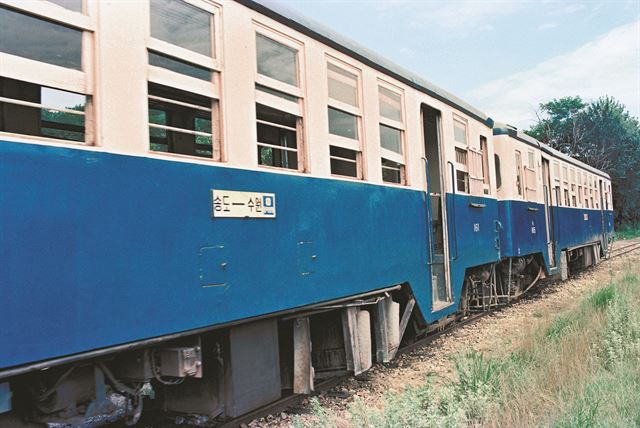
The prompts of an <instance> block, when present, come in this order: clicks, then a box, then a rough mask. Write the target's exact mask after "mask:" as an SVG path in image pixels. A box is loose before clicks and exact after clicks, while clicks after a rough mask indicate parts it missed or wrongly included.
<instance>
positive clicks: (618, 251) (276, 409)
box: [154, 239, 640, 428]
mask: <svg viewBox="0 0 640 428" xmlns="http://www.w3.org/2000/svg"><path fill="white" fill-rule="evenodd" d="M636 250H640V239H637V240H634V241H632V242H630V243H626V242H625V245H624V246H621V247H618V246H616V245H615V244H614V245H613V246H612V248H611V250H610V252H609V257H608V258H607V259H605V260H603V261H606V260H610V259H613V258H616V257H619V256H622V255H625V254H628V253H630V252H632V251H636ZM556 281H557V280H556V279H554V278H548V279H543V280H541V281H540V282H539V283H538V284H536V285H535V286H534V287H533V288H532V289H530V290H528V292H527V293H525V294H524V295H522V296H521V298H519V299H516V300H514V301H513V302H512V303H511V304H508V305H505V306H500V307H496V308H493V309H491V310H488V311H486V312H479V313H474V314H471V315H469V316H467V317H464V318H461V319H457V320H455V321H452V322H451V323H449V324H447V325H445V326H443V327H441V328H438V329H436V330H434V331H433V332H431V333H429V334H427V335H426V336H425V337H423V338H421V339H419V340H417V341H415V342H413V343H411V344H409V345H407V346H404V347H402V348H400V349H399V350H398V354H397V356H398V355H402V354H407V353H409V352H411V351H414V350H416V349H419V348H422V347H424V346H427V345H429V344H430V343H432V342H433V341H435V340H436V339H438V338H440V337H442V336H444V335H446V334H448V333H451V332H453V331H454V330H456V329H458V328H460V327H464V326H467V325H471V324H473V323H475V322H477V321H478V320H480V319H482V318H484V317H486V316H488V315H492V314H495V313H497V312H500V311H502V310H503V309H505V308H508V307H509V306H511V305H512V304H513V303H516V302H518V301H520V300H521V299H526V298H535V297H532V296H536V295H537V293H536V290H540V289H542V288H544V287H546V286H548V285H549V284H551V283H553V282H556ZM346 378H347V376H338V377H334V378H330V379H326V380H323V381H322V382H320V383H318V384H316V386H315V392H314V395H317V394H319V393H321V392H325V391H328V390H330V389H332V388H333V387H335V386H337V385H339V384H340V382H342V381H343V380H345V379H346ZM305 398H307V395H304V394H291V395H289V396H286V397H283V398H281V399H279V400H277V401H275V402H273V403H270V404H268V405H266V406H263V407H261V408H258V409H256V410H254V411H252V412H250V413H247V414H245V415H243V416H240V417H238V418H236V419H232V420H229V421H226V422H224V423H222V424H219V425H206V426H214V427H215V428H231V427H238V426H240V425H243V424H248V423H249V422H251V421H253V420H256V419H259V418H262V417H265V416H268V415H272V414H278V413H280V412H283V411H285V410H287V409H290V408H293V407H297V406H300V405H301V403H302V401H303V400H304V399H305ZM183 423H184V422H181V423H176V424H167V425H163V427H164V428H170V427H179V426H184V424H183ZM154 428H155V427H154Z"/></svg>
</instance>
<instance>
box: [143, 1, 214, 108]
mask: <svg viewBox="0 0 640 428" xmlns="http://www.w3.org/2000/svg"><path fill="white" fill-rule="evenodd" d="M177 1H183V2H185V3H187V4H189V5H191V6H194V7H197V8H199V9H202V10H204V11H205V12H208V13H210V14H211V26H212V34H211V57H208V56H206V55H203V54H200V53H197V52H194V51H191V50H189V49H186V48H183V47H181V46H177V45H173V44H171V43H169V42H165V41H164V40H160V39H156V38H154V37H153V36H152V35H151V25H149V26H148V30H149V31H148V36H147V42H146V48H147V70H148V71H147V74H148V77H147V80H148V81H149V82H152V83H157V84H159V85H163V86H168V87H172V88H176V89H179V90H182V91H187V92H193V93H195V94H199V95H204V96H206V97H209V98H215V99H216V100H218V102H219V101H220V74H221V72H222V69H221V62H220V58H221V57H222V41H221V37H222V36H221V34H220V27H221V19H220V15H221V8H220V7H219V6H217V5H215V4H213V3H209V2H205V1H204V0H177ZM148 5H149V7H148V8H147V21H148V22H149V23H150V22H151V2H148ZM150 51H152V52H156V53H158V54H161V55H165V56H168V57H170V58H173V59H175V60H178V61H182V62H187V63H190V64H193V65H195V66H198V67H202V68H205V69H208V70H210V71H211V81H205V80H202V79H198V78H196V77H192V76H188V75H186V74H182V73H178V72H175V71H171V70H169V69H166V68H163V67H159V66H155V65H151V64H150V63H149V60H148V54H149V52H150Z"/></svg>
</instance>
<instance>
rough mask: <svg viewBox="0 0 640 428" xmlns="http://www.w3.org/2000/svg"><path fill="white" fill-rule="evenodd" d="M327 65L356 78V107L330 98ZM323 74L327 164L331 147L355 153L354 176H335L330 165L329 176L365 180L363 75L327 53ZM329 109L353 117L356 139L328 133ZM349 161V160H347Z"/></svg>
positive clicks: (358, 69)
mask: <svg viewBox="0 0 640 428" xmlns="http://www.w3.org/2000/svg"><path fill="white" fill-rule="evenodd" d="M329 65H332V66H334V67H336V68H339V69H341V70H343V71H346V72H348V73H351V74H353V75H354V76H355V77H356V101H357V104H358V106H352V105H350V104H348V103H345V102H342V101H340V100H336V99H335V98H331V96H330V95H329ZM325 72H326V83H327V91H326V97H327V110H326V112H327V140H328V142H329V163H331V159H333V158H334V157H333V156H331V146H335V147H339V148H342V149H346V150H351V151H354V152H356V160H355V163H356V176H355V177H352V176H348V175H340V174H335V173H334V172H333V171H332V170H331V165H329V171H330V174H331V176H333V177H342V178H348V179H353V180H365V179H366V177H365V168H364V165H363V162H364V158H365V156H364V147H365V144H364V140H365V135H364V134H365V133H364V110H363V109H364V96H363V83H362V79H363V73H362V70H361V69H360V68H357V67H354V66H353V65H351V64H348V63H346V62H344V61H341V60H340V59H338V58H336V57H334V56H332V55H329V54H328V53H326V54H325ZM329 108H332V109H335V110H340V111H342V112H344V113H347V114H350V115H352V116H355V118H356V130H357V133H358V135H357V138H356V139H352V138H347V137H343V136H341V135H335V134H332V133H331V132H330V131H329V117H328V116H329ZM337 159H340V160H344V159H342V158H337ZM349 161H350V160H349Z"/></svg>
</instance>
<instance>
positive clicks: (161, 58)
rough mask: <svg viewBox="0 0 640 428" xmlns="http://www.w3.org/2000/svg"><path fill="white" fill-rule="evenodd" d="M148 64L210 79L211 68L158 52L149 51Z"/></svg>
mask: <svg viewBox="0 0 640 428" xmlns="http://www.w3.org/2000/svg"><path fill="white" fill-rule="evenodd" d="M149 65H154V66H156V67H162V68H166V69H167V70H171V71H174V72H176V73H180V74H184V75H186V76H190V77H195V78H196V79H201V80H206V81H208V82H210V81H211V70H208V69H206V68H203V67H199V66H196V65H193V64H189V63H188V62H185V61H181V60H179V59H175V58H171V57H169V56H167V55H163V54H160V53H156V52H149Z"/></svg>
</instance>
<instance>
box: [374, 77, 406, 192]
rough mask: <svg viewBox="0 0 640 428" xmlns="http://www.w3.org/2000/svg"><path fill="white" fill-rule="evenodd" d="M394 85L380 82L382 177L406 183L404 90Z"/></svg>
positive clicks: (384, 179)
mask: <svg viewBox="0 0 640 428" xmlns="http://www.w3.org/2000/svg"><path fill="white" fill-rule="evenodd" d="M391 88H392V85H391V84H388V83H385V82H382V81H380V82H379V84H378V107H379V126H378V130H379V132H380V147H381V149H382V155H383V156H382V179H383V181H386V182H390V183H400V184H405V183H406V177H405V173H404V168H405V167H404V163H405V162H404V156H403V152H404V150H403V143H404V129H405V126H404V122H403V113H402V108H403V107H402V106H403V100H402V97H403V95H402V92H401V90H400V89H398V92H396V91H394V90H392V89H391Z"/></svg>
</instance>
